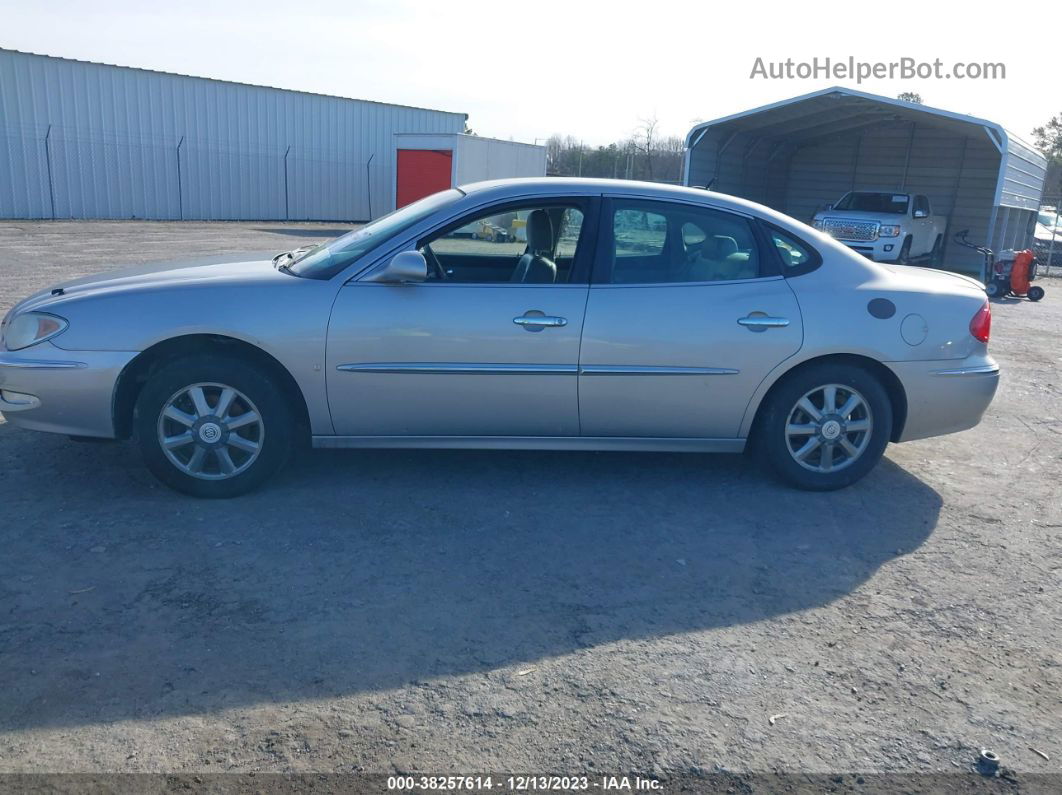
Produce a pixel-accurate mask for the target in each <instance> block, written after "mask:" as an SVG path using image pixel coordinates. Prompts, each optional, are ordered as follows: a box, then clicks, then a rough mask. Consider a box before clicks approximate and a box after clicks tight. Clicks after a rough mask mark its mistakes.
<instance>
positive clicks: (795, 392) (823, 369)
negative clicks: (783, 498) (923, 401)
mask: <svg viewBox="0 0 1062 795" xmlns="http://www.w3.org/2000/svg"><path fill="white" fill-rule="evenodd" d="M756 434H757V441H758V442H759V446H760V450H761V451H762V453H763V454H764V455H765V456H766V458H767V460H768V462H769V463H770V465H771V467H772V468H773V469H774V471H775V472H776V473H777V474H778V475H779V477H781V478H782V479H783V480H784V481H786V482H787V483H789V484H791V485H793V486H796V487H798V488H801V489H809V490H813V491H829V490H832V489H840V488H843V487H845V486H849V485H851V484H852V483H855V482H856V481H857V480H859V479H860V478H862V477H863V476H864V475H866V474H867V473H868V472H869V471H870V470H871V469H873V467H874V465H875V464H876V463H877V462H878V460H879V459H880V458H881V456H882V453H884V452H885V446H886V445H887V444H888V442H889V437H890V435H891V434H892V404H891V403H890V401H889V396H888V394H887V393H886V391H885V389H884V387H883V386H882V385H881V383H880V382H879V381H878V379H877V378H876V377H875V376H874V375H873V374H871V373H870V372H868V371H867V370H865V369H863V368H862V367H857V366H851V365H844V364H833V363H828V362H826V363H822V364H818V365H812V366H810V367H807V368H805V369H803V370H799V371H797V372H796V373H794V374H792V375H790V376H787V377H786V378H785V379H784V380H783V381H782V382H781V383H780V384H778V385H777V386H776V387H775V388H774V389H773V390H772V391H771V393H770V395H768V397H767V402H766V404H765V405H764V408H763V412H762V414H761V416H760V418H759V422H758V424H757V429H756Z"/></svg>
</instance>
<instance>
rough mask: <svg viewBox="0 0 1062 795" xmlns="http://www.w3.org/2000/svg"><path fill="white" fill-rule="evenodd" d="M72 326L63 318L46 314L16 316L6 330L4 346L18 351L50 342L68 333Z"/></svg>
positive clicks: (34, 313)
mask: <svg viewBox="0 0 1062 795" xmlns="http://www.w3.org/2000/svg"><path fill="white" fill-rule="evenodd" d="M68 325H70V324H69V323H67V322H66V321H65V320H63V319H62V318H61V317H58V316H56V315H47V314H45V313H44V312H25V313H23V314H21V315H16V316H15V317H14V318H13V319H12V320H11V322H10V323H8V324H7V328H6V329H4V345H5V346H7V349H8V350H9V351H17V350H21V349H22V348H28V347H29V346H30V345H36V344H37V343H38V342H44V341H45V340H50V339H51V338H52V337H54V336H56V335H57V334H62V333H63V332H64V331H66V327H67V326H68Z"/></svg>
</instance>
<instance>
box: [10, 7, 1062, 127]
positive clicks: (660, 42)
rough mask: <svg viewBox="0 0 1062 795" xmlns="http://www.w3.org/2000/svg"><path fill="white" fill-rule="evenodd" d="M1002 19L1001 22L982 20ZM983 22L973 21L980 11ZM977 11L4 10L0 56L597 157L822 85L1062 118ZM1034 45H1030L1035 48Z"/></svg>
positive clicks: (1037, 65)
mask: <svg viewBox="0 0 1062 795" xmlns="http://www.w3.org/2000/svg"><path fill="white" fill-rule="evenodd" d="M994 7H995V8H997V9H1001V8H1005V6H999V5H996V6H994ZM982 8H983V9H985V10H984V11H981V10H980V9H982ZM989 8H990V7H989V6H988V5H987V4H984V5H982V4H976V5H975V4H972V3H970V4H964V5H962V6H960V5H959V4H956V3H944V2H930V1H929V0H922V2H906V1H905V0H890V2H888V3H873V4H870V3H867V4H865V5H859V6H857V5H856V4H855V3H851V2H848V3H837V2H835V1H834V2H830V3H828V4H825V3H824V4H821V5H817V4H815V3H812V2H804V3H799V4H797V3H792V2H775V1H774V0H772V1H771V2H760V1H758V0H744V1H743V2H731V3H719V2H710V1H709V0H700V2H674V1H671V0H656V1H655V2H640V3H627V2H618V1H615V0H614V1H613V2H591V1H588V0H582V1H580V0H566V2H555V0H538V2H535V1H534V0H532V1H531V2H528V0H522V1H521V2H507V0H493V1H492V2H483V1H481V0H467V1H464V2H463V1H462V0H446V1H445V2H444V1H439V2H415V1H414V0H386V1H385V0H364V1H363V0H349V1H348V2H335V1H334V0H329V1H322V2H316V1H315V0H300V2H298V3H292V2H290V0H289V2H273V0H263V1H262V2H257V3H255V2H242V1H240V2H223V0H215V2H211V3H207V2H201V1H200V0H182V2H180V3H169V4H157V5H156V4H153V3H150V2H148V3H145V2H144V0H93V1H92V2H78V3H75V2H49V0H35V2H27V0H0V47H5V48H8V49H16V50H23V51H28V52H35V53H41V54H45V55H56V56H63V57H68V58H79V59H82V60H90V61H102V62H104V63H113V64H119V65H123V66H137V67H142V68H147V69H156V70H160V71H167V72H178V73H181V74H188V75H197V76H202V77H213V78H219V79H223V80H234V81H239V82H245V83H255V84H261V85H269V86H276V87H280V88H290V89H297V90H303V91H312V92H317V93H323V94H334V95H338V96H344V97H354V98H359V99H371V100H377V101H381V102H393V103H397V104H404V105H417V106H422V107H429V108H438V109H440V110H450V111H459V112H464V113H467V114H469V125H470V126H471V127H472V129H473V130H475V131H476V132H477V133H479V134H481V135H489V136H493V137H497V138H504V139H513V140H519V141H527V142H536V141H537V142H539V143H541V142H542V141H543V140H544V139H545V138H546V137H548V136H549V135H551V134H553V133H561V134H565V135H572V136H574V137H575V138H577V139H580V140H582V141H584V142H585V143H586V144H590V145H597V144H604V143H609V142H611V141H616V140H620V139H623V138H626V137H627V136H629V135H631V134H632V133H633V132H634V131H635V130H636V129H637V128H638V127H639V126H640V124H641V121H642V120H643V119H646V118H650V117H655V118H656V119H657V120H658V129H659V131H660V132H661V133H662V134H664V135H679V136H684V135H685V134H686V133H687V132H688V131H689V129H690V127H691V126H693V124H695V123H697V122H698V121H707V120H710V119H714V118H718V117H721V116H726V115H729V114H731V113H736V112H740V111H742V110H747V109H750V108H753V107H756V106H759V105H762V104H766V103H769V102H774V101H777V100H780V99H785V98H788V97H792V96H796V95H799V94H804V93H807V92H810V91H815V90H818V89H821V88H826V87H828V86H832V85H844V86H848V87H851V88H858V89H861V90H864V91H869V92H871V93H876V94H883V95H886V96H895V95H896V94H898V93H899V92H901V91H915V92H918V93H919V94H921V95H922V97H923V99H924V100H925V102H926V104H927V105H932V106H935V107H941V108H944V109H947V110H953V111H957V112H960V113H967V114H970V115H974V116H979V117H982V118H986V119H989V120H991V121H995V122H998V123H1000V124H1002V125H1003V126H1005V127H1007V128H1008V129H1010V130H1012V131H1013V132H1015V133H1017V134H1018V135H1019V136H1021V137H1024V138H1025V139H1027V140H1031V139H1032V128H1033V127H1035V126H1039V125H1041V124H1043V123H1045V122H1046V121H1047V120H1048V119H1050V118H1051V117H1052V116H1054V115H1056V114H1059V113H1062V90H1060V86H1062V80H1060V79H1059V78H1060V77H1062V69H1060V66H1059V65H1060V61H1059V59H1058V57H1057V48H1056V47H1055V45H1054V41H1055V40H1056V39H1057V35H1056V33H1057V31H1056V30H1055V28H1056V24H1055V22H1056V20H1055V16H1056V15H1054V14H1049V15H1048V16H1049V17H1050V19H1049V29H1048V30H1047V31H1046V35H1045V37H1043V38H1038V37H1037V34H1036V30H1037V26H1036V23H1035V20H1034V19H1033V14H1034V13H1036V8H1043V6H1033V5H1027V6H1020V7H1019V6H1015V8H1016V9H1018V12H1017V13H1005V14H1000V15H999V17H1000V18H992V19H989V18H988V9H989ZM1038 42H1039V43H1038ZM816 57H817V58H819V59H820V62H822V59H825V58H831V59H833V60H834V61H835V62H836V61H847V60H848V59H849V58H854V59H856V60H857V61H865V62H879V61H880V62H885V63H888V62H891V61H898V60H899V59H901V58H904V57H907V58H912V59H914V60H915V61H919V62H922V61H924V62H932V61H933V60H934V59H938V58H939V59H941V61H942V62H943V69H944V70H945V71H951V70H952V65H953V64H954V63H956V62H963V63H983V62H992V63H1003V64H1004V65H1005V69H1006V77H1005V79H996V80H971V79H964V80H960V79H956V78H952V79H945V78H943V77H940V78H932V77H931V78H928V79H917V78H916V79H911V80H901V79H898V78H897V79H891V80H890V79H887V78H886V79H873V78H871V79H868V80H865V81H863V82H861V83H859V82H857V81H856V80H855V79H854V78H849V79H837V78H835V77H834V78H829V77H819V78H817V79H816V78H811V79H771V80H768V79H762V78H755V79H754V78H751V77H750V75H751V73H752V71H753V67H754V66H755V64H756V59H757V58H762V59H763V62H764V65H765V66H766V65H768V64H769V63H771V62H780V61H785V60H786V59H789V58H792V59H793V60H794V62H801V61H810V60H811V59H812V58H816Z"/></svg>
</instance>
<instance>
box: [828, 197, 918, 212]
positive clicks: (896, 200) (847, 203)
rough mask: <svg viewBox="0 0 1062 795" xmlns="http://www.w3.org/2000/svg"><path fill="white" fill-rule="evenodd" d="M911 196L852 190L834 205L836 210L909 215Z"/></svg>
mask: <svg viewBox="0 0 1062 795" xmlns="http://www.w3.org/2000/svg"><path fill="white" fill-rule="evenodd" d="M910 202H911V197H910V196H908V195H907V194H906V193H871V192H869V191H852V192H851V193H846V194H845V195H844V197H843V198H842V199H841V200H840V201H839V202H837V204H835V205H834V206H833V209H835V210H855V211H856V212H864V213H890V214H893V215H907V207H908V205H909V204H910Z"/></svg>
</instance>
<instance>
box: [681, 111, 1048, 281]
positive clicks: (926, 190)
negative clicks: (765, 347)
mask: <svg viewBox="0 0 1062 795" xmlns="http://www.w3.org/2000/svg"><path fill="white" fill-rule="evenodd" d="M908 153H909V154H908ZM1001 173H1005V169H1003V167H1002V165H1001V158H1000V153H999V150H998V149H996V147H995V146H994V145H993V144H992V142H991V141H990V140H989V138H988V137H987V136H986V135H985V133H984V132H983V130H982V129H981V128H977V127H972V126H971V128H970V134H969V135H961V134H957V133H956V132H954V131H951V130H946V129H941V128H940V127H936V126H932V125H929V124H920V123H914V124H912V123H911V122H908V121H894V122H881V123H878V124H875V125H872V126H867V127H866V128H864V129H862V130H859V131H854V132H849V133H841V134H837V135H833V136H830V137H825V138H822V139H819V140H816V141H808V142H801V143H800V144H799V145H791V144H787V143H786V142H785V140H784V139H782V140H774V141H767V140H764V139H762V138H761V139H758V140H757V138H756V137H755V135H752V134H749V135H742V136H738V137H734V138H730V137H729V136H726V135H723V136H712V135H708V136H705V140H703V141H702V142H701V143H699V144H698V145H697V146H696V147H695V148H694V149H693V151H692V152H691V156H690V175H691V176H690V180H689V182H690V184H694V185H698V184H699V185H703V184H706V182H707V181H708V180H710V179H712V177H713V176H715V179H716V181H715V184H714V186H713V187H714V189H715V190H719V191H722V192H725V193H731V194H734V195H736V196H741V197H743V198H748V199H751V200H752V201H758V202H761V203H763V204H766V205H768V206H770V207H774V208H775V209H778V210H780V211H782V212H784V213H786V214H788V215H791V216H793V217H794V218H796V219H797V220H800V221H804V222H805V223H808V222H810V220H811V218H812V216H814V214H815V213H816V212H817V211H818V210H821V209H822V208H823V207H825V206H826V205H827V204H829V203H832V202H835V201H837V200H838V199H839V198H841V196H842V195H844V194H845V193H846V192H848V191H849V190H853V189H857V188H861V189H868V190H873V189H882V190H905V191H906V192H910V193H923V194H925V195H926V196H928V197H929V200H930V202H931V203H932V205H933V209H934V211H935V212H937V213H939V214H942V215H946V216H947V217H948V235H947V240H946V242H945V252H946V258H945V266H946V267H948V268H951V269H954V270H962V271H968V272H971V273H973V272H976V271H978V270H979V269H980V267H981V262H982V260H981V257H980V255H979V254H977V253H976V252H974V251H970V250H969V249H964V248H961V247H960V246H958V245H955V244H954V243H952V242H951V236H952V235H953V234H954V233H955V232H957V231H959V230H962V229H969V230H970V239H971V240H976V241H977V242H981V243H988V242H989V241H990V240H991V239H992V235H990V231H991V229H992V213H993V206H994V201H995V195H996V188H997V182H998V181H999V180H1000V177H1001ZM1018 212H1019V211H1018V210H1014V211H1013V214H1012V215H1011V216H1010V223H1009V224H1008V226H1007V229H1006V232H1007V244H1008V245H1020V244H1022V241H1023V240H1024V239H1025V237H1024V235H1025V233H1026V231H1027V227H1028V224H1027V223H1025V225H1024V226H1021V231H1020V232H1019V231H1017V230H1018V225H1019V224H1020V223H1024V221H1025V220H1026V219H1024V218H1023V219H1019V216H1018ZM999 213H1000V215H999V219H997V222H996V226H995V229H996V233H997V234H996V238H997V239H996V241H995V243H994V245H995V246H996V247H997V248H1000V249H1002V248H1004V246H1003V245H1001V244H1000V239H999V238H1000V234H1001V233H1002V231H1003V228H1002V218H1003V217H1004V216H1003V215H1002V210H1000V211H999Z"/></svg>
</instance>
